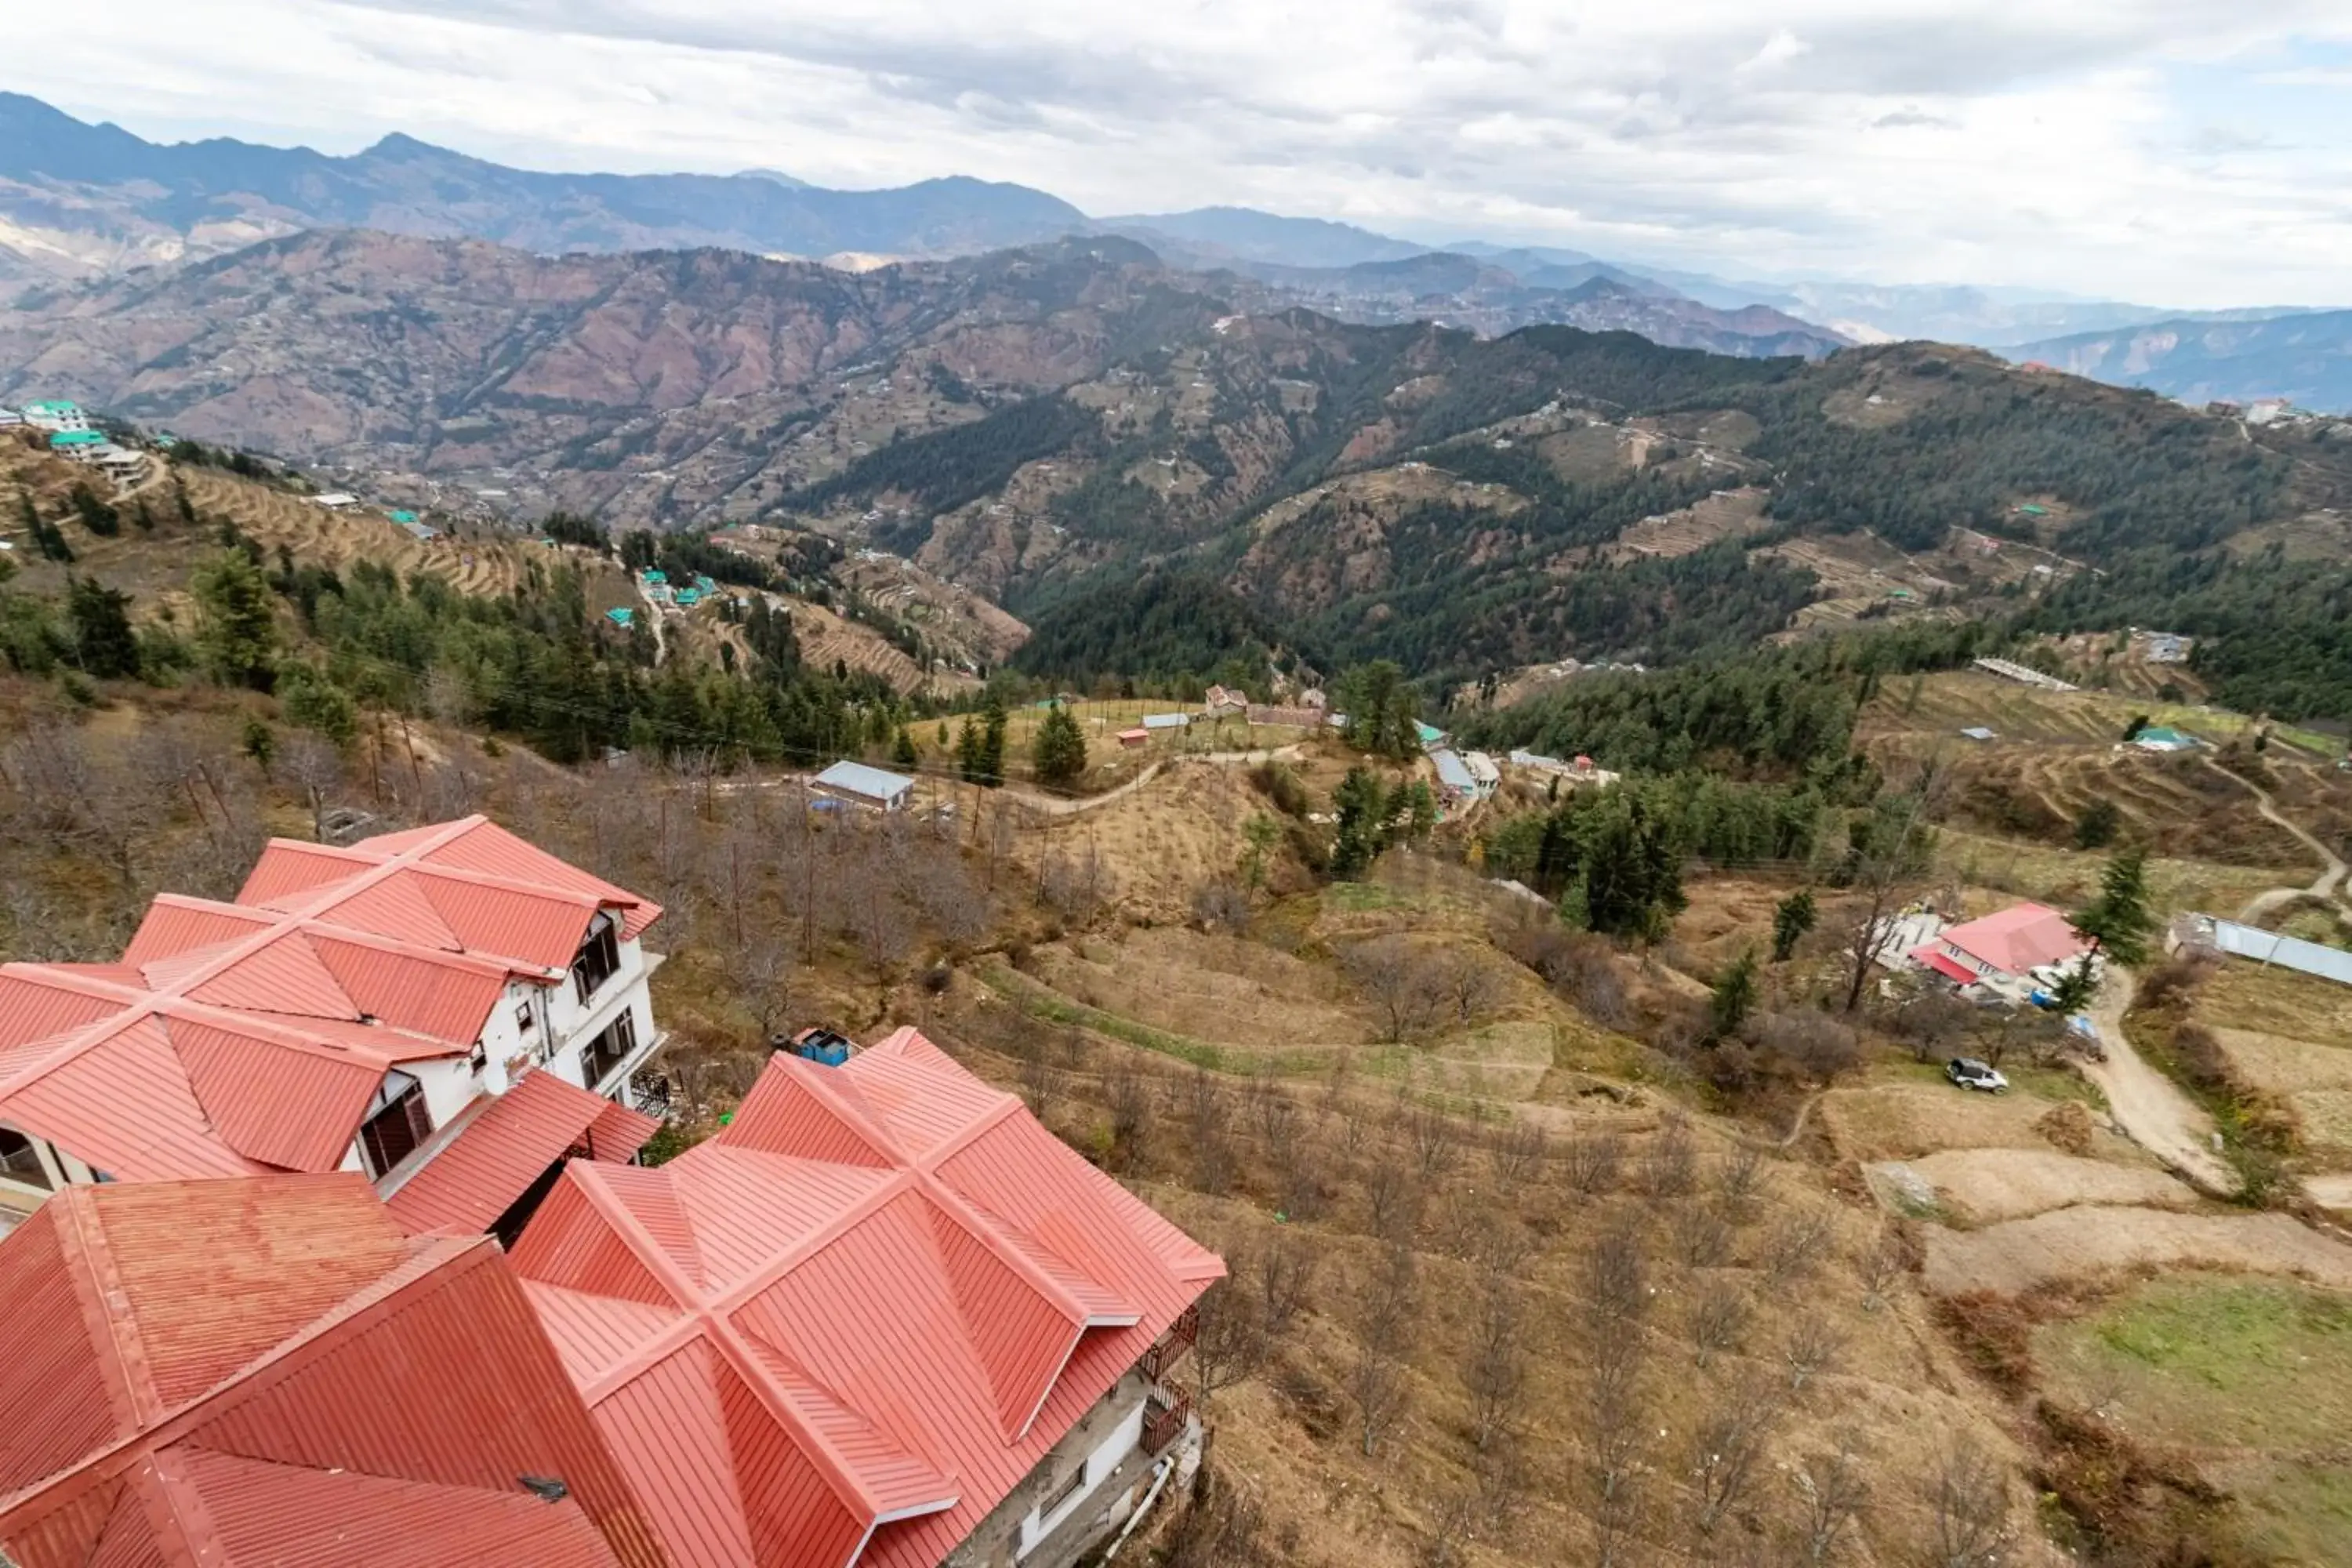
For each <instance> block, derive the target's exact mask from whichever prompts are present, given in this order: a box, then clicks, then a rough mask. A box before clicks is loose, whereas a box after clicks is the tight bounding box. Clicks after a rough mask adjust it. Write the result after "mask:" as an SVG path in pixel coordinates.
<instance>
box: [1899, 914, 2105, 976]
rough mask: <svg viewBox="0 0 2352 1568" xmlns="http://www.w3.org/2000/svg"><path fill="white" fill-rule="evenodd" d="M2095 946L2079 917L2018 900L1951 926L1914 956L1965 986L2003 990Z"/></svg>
mask: <svg viewBox="0 0 2352 1568" xmlns="http://www.w3.org/2000/svg"><path fill="white" fill-rule="evenodd" d="M2090 950H2091V944H2090V942H2088V941H2087V940H2085V939H2084V936H2083V935H2082V933H2081V932H2079V931H2076V930H2075V929H2074V922H2073V921H2069V920H2068V919H2067V918H2066V917H2065V915H2063V913H2061V912H2060V911H2058V910H2053V909H2051V908H2050V907H2049V906H2048V905H2046V904H2012V905H2011V906H2010V907H2009V908H2008V909H2005V910H2001V911H2000V913H1999V914H1992V915H1986V916H1984V917H1983V918H1982V919H1980V920H1973V921H1964V922H1962V923H1961V924H1959V925H1956V926H1947V927H1945V928H1944V930H1943V931H1939V932H1937V935H1936V937H1935V939H1934V940H1933V941H1930V942H1927V943H1925V944H1923V945H1921V946H1919V947H1916V948H1914V949H1912V950H1911V956H1912V958H1913V959H1914V960H1915V961H1916V962H1917V963H1922V964H1925V965H1927V967H1928V968H1930V969H1933V970H1935V971H1936V972H1937V973H1939V974H1942V975H1944V976H1945V977H1946V978H1948V979H1949V980H1951V981H1953V982H1954V983H1956V984H1960V985H1974V984H1979V983H1990V984H1992V985H1993V986H1994V987H1995V988H1997V989H2000V990H2014V989H2018V988H2020V987H2022V986H2025V985H2027V984H2030V983H2031V982H2032V979H2033V972H2034V971H2035V970H2037V969H2044V968H2047V967H2049V966H2051V965H2053V964H2067V963H2074V961H2075V960H2076V959H2078V958H2080V957H2082V955H2083V954H2084V953H2085V952H2089V951H2090Z"/></svg>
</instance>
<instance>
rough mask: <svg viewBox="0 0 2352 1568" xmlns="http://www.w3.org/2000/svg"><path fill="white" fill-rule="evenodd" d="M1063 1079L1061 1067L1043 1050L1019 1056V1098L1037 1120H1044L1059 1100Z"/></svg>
mask: <svg viewBox="0 0 2352 1568" xmlns="http://www.w3.org/2000/svg"><path fill="white" fill-rule="evenodd" d="M1063 1081H1064V1080H1063V1077H1062V1069H1061V1068H1058V1067H1056V1066H1055V1064H1054V1061H1053V1058H1050V1057H1048V1056H1046V1054H1045V1052H1044V1051H1042V1050H1038V1051H1032V1052H1030V1053H1029V1054H1028V1055H1027V1056H1024V1057H1023V1058H1021V1098H1022V1100H1024V1102H1025V1103H1026V1104H1027V1105H1028V1107H1029V1114H1030V1115H1032V1116H1034V1117H1035V1118H1036V1119H1037V1120H1038V1121H1046V1120H1047V1119H1048V1117H1049V1116H1050V1115H1051V1113H1052V1111H1053V1109H1054V1107H1055V1105H1057V1104H1059V1103H1060V1102H1061V1099H1062V1088H1063Z"/></svg>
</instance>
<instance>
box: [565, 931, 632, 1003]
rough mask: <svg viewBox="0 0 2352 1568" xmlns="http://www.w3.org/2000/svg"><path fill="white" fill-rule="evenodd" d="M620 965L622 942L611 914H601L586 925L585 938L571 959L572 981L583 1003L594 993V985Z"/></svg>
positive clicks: (601, 983) (597, 984) (599, 984)
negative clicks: (586, 937) (586, 934)
mask: <svg viewBox="0 0 2352 1568" xmlns="http://www.w3.org/2000/svg"><path fill="white" fill-rule="evenodd" d="M620 967H621V941H620V937H619V936H618V935H617V934H616V932H615V931H614V927H613V917H612V916H610V915H606V914H600V915H598V916H597V917H596V919H595V920H594V921H593V922H592V923H591V924H590V925H589V927H588V940H587V941H585V942H582V943H581V944H580V952H579V953H578V955H577V956H575V957H574V958H573V959H572V986H573V987H574V988H575V989H576V990H577V991H578V992H579V993H580V1000H582V1001H583V1002H585V1001H587V1000H588V998H590V997H591V996H593V995H594V994H596V991H597V988H598V987H600V986H602V985H603V984H604V982H606V981H607V980H610V979H611V978H613V972H614V970H616V969H618V968H620Z"/></svg>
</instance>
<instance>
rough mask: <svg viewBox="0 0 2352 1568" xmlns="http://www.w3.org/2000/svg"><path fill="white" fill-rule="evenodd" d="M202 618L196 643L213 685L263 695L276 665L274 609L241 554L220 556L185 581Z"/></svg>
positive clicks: (258, 576)
mask: <svg viewBox="0 0 2352 1568" xmlns="http://www.w3.org/2000/svg"><path fill="white" fill-rule="evenodd" d="M189 587H190V588H191V590H193V591H194V595H195V597H196V604H197V605H198V607H199V608H201V609H202V610H203V612H204V624H203V627H202V629H201V631H200V632H199V633H198V637H197V640H198V643H199V645H200V646H201V647H203V649H204V651H205V658H207V659H209V660H210V661H211V664H212V667H213V674H214V676H215V679H219V680H221V681H222V682H224V683H226V684H227V685H231V686H246V687H250V688H252V689H254V690H256V691H267V690H268V689H269V688H270V684H271V682H272V680H273V679H275V671H276V668H277V661H278V614H277V605H276V604H275V602H274V599H273V596H272V595H271V594H270V592H269V582H268V579H267V578H265V577H264V576H262V574H261V568H260V567H258V566H257V565H255V564H254V563H253V559H252V557H250V556H248V555H247V553H246V552H244V551H242V550H234V549H231V550H223V551H221V552H219V553H218V554H216V555H215V556H213V557H212V559H211V560H209V561H207V562H205V563H204V564H203V565H201V566H199V567H197V568H196V570H195V574H194V576H193V577H191V578H190V579H189Z"/></svg>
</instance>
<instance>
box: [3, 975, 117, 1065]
mask: <svg viewBox="0 0 2352 1568" xmlns="http://www.w3.org/2000/svg"><path fill="white" fill-rule="evenodd" d="M15 968H16V965H14V964H11V965H10V966H9V969H15ZM121 1011H122V1004H121V1001H120V1000H118V999H117V998H114V997H111V996H93V995H90V994H87V993H84V992H80V991H69V990H67V989H66V988H65V987H63V986H60V985H51V984H43V983H41V982H40V981H39V980H37V979H35V978H34V977H33V976H32V975H31V974H29V973H23V972H21V971H20V972H18V973H9V972H8V970H0V1050H8V1049H12V1048H14V1047H17V1046H22V1045H27V1044H30V1043H31V1042H33V1041H35V1040H48V1039H55V1038H56V1037H58V1036H59V1035H62V1034H65V1033H67V1032H68V1031H70V1030H74V1029H79V1028H83V1027H86V1026H89V1025H91V1024H95V1023H97V1022H98V1021H99V1020H100V1018H105V1017H110V1016H113V1015H114V1014H116V1013H120V1012H121Z"/></svg>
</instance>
